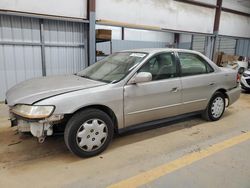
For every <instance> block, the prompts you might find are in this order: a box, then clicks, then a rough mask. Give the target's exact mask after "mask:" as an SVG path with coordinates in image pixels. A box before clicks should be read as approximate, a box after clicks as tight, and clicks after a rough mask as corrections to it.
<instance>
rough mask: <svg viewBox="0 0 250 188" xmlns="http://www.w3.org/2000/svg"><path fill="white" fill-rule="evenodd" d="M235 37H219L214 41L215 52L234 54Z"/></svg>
mask: <svg viewBox="0 0 250 188" xmlns="http://www.w3.org/2000/svg"><path fill="white" fill-rule="evenodd" d="M235 47H236V39H234V38H226V37H219V38H218V40H217V42H216V50H217V52H224V53H226V54H231V55H233V54H235Z"/></svg>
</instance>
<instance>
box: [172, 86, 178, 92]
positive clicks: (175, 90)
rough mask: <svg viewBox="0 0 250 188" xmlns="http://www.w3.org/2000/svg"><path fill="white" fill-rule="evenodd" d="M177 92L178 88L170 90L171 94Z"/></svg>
mask: <svg viewBox="0 0 250 188" xmlns="http://www.w3.org/2000/svg"><path fill="white" fill-rule="evenodd" d="M178 91H179V88H178V87H174V88H172V89H171V92H173V93H176V92H178Z"/></svg>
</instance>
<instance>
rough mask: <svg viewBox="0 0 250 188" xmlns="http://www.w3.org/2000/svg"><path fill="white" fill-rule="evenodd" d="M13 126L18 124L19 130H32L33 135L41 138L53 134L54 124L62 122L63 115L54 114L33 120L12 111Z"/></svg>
mask: <svg viewBox="0 0 250 188" xmlns="http://www.w3.org/2000/svg"><path fill="white" fill-rule="evenodd" d="M9 117H10V121H11V126H12V127H13V126H17V130H18V131H19V132H30V133H31V134H32V135H33V136H35V137H38V138H41V137H46V136H51V135H52V134H53V125H54V124H55V123H57V122H60V121H61V120H62V119H63V118H64V116H63V115H52V116H50V117H49V118H46V119H42V120H32V119H25V118H22V117H19V116H17V115H15V114H13V113H11V112H10V115H9Z"/></svg>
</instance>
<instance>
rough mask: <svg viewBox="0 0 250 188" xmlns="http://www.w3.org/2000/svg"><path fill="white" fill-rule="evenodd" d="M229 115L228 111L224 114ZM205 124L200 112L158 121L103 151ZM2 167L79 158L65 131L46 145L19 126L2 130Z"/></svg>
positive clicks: (117, 137)
mask: <svg viewBox="0 0 250 188" xmlns="http://www.w3.org/2000/svg"><path fill="white" fill-rule="evenodd" d="M228 115H230V112H228V111H226V113H225V114H224V116H225V117H226V116H228ZM203 123H206V121H204V120H203V119H201V117H200V115H196V116H191V117H187V118H183V119H179V120H174V121H170V122H167V123H162V124H156V125H153V126H150V127H146V128H141V129H135V130H133V131H129V132H126V133H123V134H120V135H116V136H115V137H114V140H113V142H112V143H111V145H110V146H109V148H108V149H107V150H106V151H105V152H104V153H106V152H111V151H112V150H113V149H115V148H117V147H121V146H125V145H129V144H133V143H136V142H140V141H143V140H147V139H151V138H153V137H158V136H161V135H164V134H168V133H171V132H175V131H179V130H182V129H187V128H191V127H194V126H197V125H200V124H203ZM0 142H1V148H0V168H1V166H2V165H4V164H9V163H13V162H14V163H18V162H25V161H30V160H37V159H41V158H45V157H53V158H57V159H60V160H64V161H65V162H74V161H78V160H81V159H80V158H78V157H76V156H74V155H73V154H70V152H69V151H68V149H67V147H66V145H65V144H64V138H63V134H56V135H54V136H51V137H47V138H46V140H45V142H44V143H43V144H39V143H38V142H37V140H36V138H34V137H33V136H32V135H31V134H20V133H17V130H16V128H10V127H8V128H6V130H4V131H2V130H1V129H0Z"/></svg>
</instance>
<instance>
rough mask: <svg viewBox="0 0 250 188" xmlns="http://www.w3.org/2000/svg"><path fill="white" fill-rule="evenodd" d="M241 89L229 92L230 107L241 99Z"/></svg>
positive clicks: (237, 88)
mask: <svg viewBox="0 0 250 188" xmlns="http://www.w3.org/2000/svg"><path fill="white" fill-rule="evenodd" d="M240 93H241V88H240V87H239V86H238V87H236V88H233V89H231V90H229V91H227V96H228V106H229V105H231V104H233V103H234V102H236V101H237V100H238V99H239V98H240Z"/></svg>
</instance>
